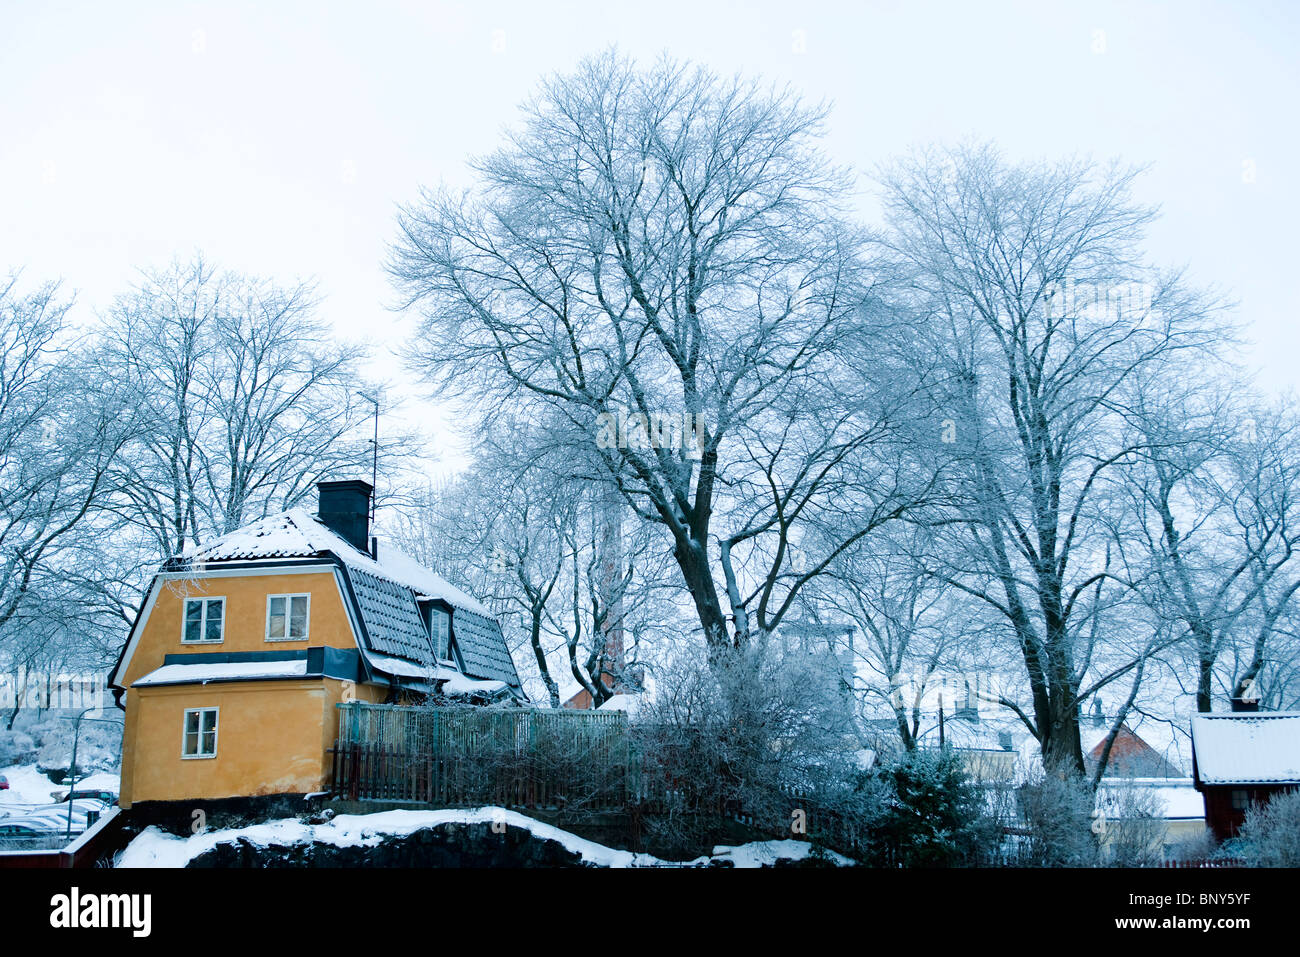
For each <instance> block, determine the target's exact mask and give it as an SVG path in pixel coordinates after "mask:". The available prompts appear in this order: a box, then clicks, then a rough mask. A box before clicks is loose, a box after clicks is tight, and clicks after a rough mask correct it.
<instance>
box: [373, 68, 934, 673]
mask: <svg viewBox="0 0 1300 957" xmlns="http://www.w3.org/2000/svg"><path fill="white" fill-rule="evenodd" d="M825 115H826V111H825V109H823V108H821V107H809V106H807V105H805V104H803V103H801V102H800V101H799V99H798V98H797V97H796V96H795V95H794V94H792V93H791V92H789V91H788V90H769V89H766V88H764V87H762V86H761V85H759V84H758V83H754V82H748V81H745V80H742V79H732V80H727V79H721V78H719V77H717V76H715V75H713V74H711V73H709V72H708V71H706V70H704V69H700V68H691V67H687V66H682V65H679V64H676V63H672V62H667V61H664V62H660V63H658V64H657V65H656V66H654V67H653V68H650V69H639V68H637V67H636V66H635V65H634V64H633V63H631V62H629V61H628V60H626V59H624V58H621V57H619V56H618V55H616V54H614V53H608V54H605V55H602V56H599V57H596V58H594V59H590V60H588V61H586V62H584V63H583V64H582V65H581V66H580V67H579V69H578V70H577V71H576V72H575V73H573V74H570V75H566V76H556V77H553V78H551V79H550V80H548V81H547V82H545V83H544V84H543V86H542V89H541V91H540V92H539V94H538V95H537V96H536V97H535V98H534V99H532V100H530V101H529V102H528V103H526V104H525V105H524V107H523V116H522V122H521V124H520V127H519V128H518V129H516V130H515V131H514V132H513V133H511V134H510V136H509V140H508V143H507V145H506V146H505V147H503V148H502V149H500V150H498V151H497V152H495V153H493V154H492V155H490V156H488V157H487V158H485V159H482V160H478V161H475V162H474V163H473V169H474V171H475V172H476V174H477V176H478V179H479V182H478V186H477V187H476V189H475V190H474V191H472V192H471V193H468V194H463V195H460V194H453V193H451V192H449V191H447V190H445V189H443V190H435V191H428V192H425V193H424V195H423V197H422V198H421V200H420V201H419V202H417V203H413V204H411V205H409V206H407V207H406V208H405V209H404V210H403V211H402V213H401V216H400V218H399V226H400V237H399V239H398V241H397V243H396V244H395V246H394V248H393V250H392V255H391V257H390V263H389V268H390V271H391V273H392V275H393V277H394V280H395V282H396V285H397V287H398V289H399V290H400V291H401V293H402V295H403V297H404V301H405V303H406V305H407V306H409V307H418V308H419V309H420V310H421V311H422V313H423V315H424V317H425V321H424V324H423V328H422V333H421V335H420V337H419V338H418V339H416V340H415V341H414V343H413V345H412V347H411V350H410V355H411V358H412V360H413V362H414V367H415V368H417V369H418V370H420V372H421V373H423V374H425V375H427V376H429V377H430V378H431V379H432V380H433V381H434V382H435V383H436V384H437V385H438V386H439V387H440V388H441V389H442V390H443V391H444V394H446V395H452V396H455V395H459V396H461V397H467V398H471V399H472V400H473V401H474V403H475V406H476V409H477V412H478V413H479V414H478V415H477V417H476V422H477V423H478V427H479V430H480V431H485V430H490V429H492V428H494V427H495V426H494V413H496V412H498V411H505V410H509V411H510V412H512V413H513V414H525V415H527V414H532V415H538V414H539V413H537V412H535V411H534V412H529V411H528V410H530V409H531V410H536V409H539V408H543V407H544V408H549V409H552V410H554V411H555V412H558V413H559V414H560V415H562V416H563V417H565V418H566V419H567V420H568V421H569V422H570V423H571V425H572V427H573V428H574V429H576V430H577V431H578V432H579V433H581V434H585V435H586V436H588V442H589V445H590V446H593V447H594V448H595V449H596V451H598V452H599V455H600V459H599V461H600V462H601V464H602V468H603V471H604V473H605V477H606V479H607V480H608V481H609V482H612V483H613V484H614V485H615V487H617V488H618V490H619V492H620V494H621V495H622V496H623V497H624V499H625V501H626V502H627V503H628V506H629V508H630V509H631V510H632V511H633V512H634V513H635V514H636V515H638V516H640V517H641V518H642V519H643V520H645V521H647V522H650V523H654V524H656V525H658V526H661V527H662V528H663V529H664V530H665V531H666V532H667V535H668V538H669V540H670V541H671V543H672V545H671V548H672V554H673V557H674V560H675V562H676V564H677V567H678V570H679V574H680V577H681V581H682V583H683V584H684V585H685V587H686V589H687V591H688V592H689V594H690V596H691V599H692V601H693V604H694V607H695V612H696V615H697V617H698V620H699V623H700V625H701V628H702V630H703V634H704V635H705V636H706V638H707V642H708V648H709V649H710V653H711V655H713V656H717V655H718V653H719V652H721V651H722V650H724V649H728V648H734V647H739V646H743V645H745V644H747V643H748V642H749V641H750V639H751V637H752V636H754V635H755V634H757V633H760V632H768V631H771V630H772V629H774V628H775V627H776V626H777V625H778V624H779V622H780V620H781V619H782V618H783V617H784V616H785V615H786V613H787V612H788V611H789V609H790V608H791V606H792V605H793V603H794V602H795V601H796V599H797V597H798V594H799V592H800V590H801V589H802V588H803V587H804V585H805V584H806V583H807V582H808V581H810V580H811V579H813V578H815V577H816V576H817V575H819V574H821V573H822V572H824V571H825V569H826V568H827V566H828V565H829V563H830V562H831V561H832V560H833V559H834V557H835V555H836V554H838V553H839V552H840V551H841V550H842V549H844V548H847V547H849V546H850V545H852V543H853V542H855V541H858V540H859V539H861V538H862V537H864V536H866V535H868V534H869V533H870V532H871V531H872V530H873V529H875V528H877V527H878V526H880V525H881V524H882V523H885V522H888V521H889V520H891V519H893V518H896V517H897V516H898V515H900V514H902V513H903V512H904V511H905V510H906V509H907V508H908V506H909V503H910V502H911V501H913V499H914V498H915V496H916V494H917V490H916V489H915V488H913V486H914V485H919V486H920V487H921V488H924V487H925V484H926V483H925V480H924V477H923V470H922V469H919V468H916V467H915V466H916V463H908V464H909V465H911V466H912V468H904V467H900V457H899V455H898V453H897V450H896V449H892V448H891V449H890V450H889V452H888V453H884V452H882V451H881V450H882V448H883V447H884V446H885V445H886V444H887V443H888V442H889V440H890V439H891V437H892V436H893V435H894V434H895V433H896V432H897V431H898V430H900V429H901V428H902V422H903V420H905V419H906V418H907V417H908V416H910V415H912V414H914V413H913V409H912V407H911V406H910V405H909V403H908V396H907V395H906V394H905V393H906V388H907V381H908V380H907V379H905V378H900V377H897V376H894V375H892V372H893V371H894V369H895V368H896V367H897V366H898V364H899V363H898V362H897V360H896V357H894V356H892V355H891V354H890V349H891V346H890V343H891V341H893V340H894V339H898V338H901V337H899V336H898V334H897V333H898V331H897V330H896V329H894V328H893V327H892V326H891V325H890V324H889V323H887V322H886V321H885V319H886V317H885V316H884V315H882V314H881V313H880V312H879V310H878V309H876V308H875V307H876V305H877V298H876V297H874V296H873V294H872V281H873V280H872V277H871V274H870V273H869V271H868V270H867V268H866V263H865V261H864V258H863V250H864V240H863V237H862V235H861V233H860V231H859V230H858V229H856V228H855V227H854V226H852V225H851V224H850V223H849V222H848V220H847V218H846V216H845V209H846V207H847V203H848V200H849V192H848V180H847V177H846V176H845V175H844V173H843V171H841V170H838V169H836V168H834V167H833V166H832V165H830V164H829V163H828V162H827V160H826V159H825V157H824V155H823V154H822V152H821V151H820V149H819V148H818V138H819V137H820V135H821V133H822V124H823V120H824V118H825ZM867 343H872V345H873V347H872V348H871V349H868V348H867ZM868 354H870V361H866V359H867V357H868ZM683 433H684V436H685V440H683ZM818 527H821V529H822V531H821V533H820V534H818V535H807V534H804V533H805V532H806V531H807V530H809V529H813V528H818Z"/></svg>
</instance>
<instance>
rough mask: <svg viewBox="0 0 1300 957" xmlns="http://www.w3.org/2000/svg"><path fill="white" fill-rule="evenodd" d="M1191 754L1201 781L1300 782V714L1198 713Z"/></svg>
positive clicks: (1288, 712) (1284, 712)
mask: <svg viewBox="0 0 1300 957" xmlns="http://www.w3.org/2000/svg"><path fill="white" fill-rule="evenodd" d="M1192 754H1193V756H1194V758H1195V763H1196V777H1197V780H1199V781H1200V783H1202V784H1300V712H1293V711H1237V712H1231V713H1225V714H1198V715H1196V716H1195V717H1193V718H1192Z"/></svg>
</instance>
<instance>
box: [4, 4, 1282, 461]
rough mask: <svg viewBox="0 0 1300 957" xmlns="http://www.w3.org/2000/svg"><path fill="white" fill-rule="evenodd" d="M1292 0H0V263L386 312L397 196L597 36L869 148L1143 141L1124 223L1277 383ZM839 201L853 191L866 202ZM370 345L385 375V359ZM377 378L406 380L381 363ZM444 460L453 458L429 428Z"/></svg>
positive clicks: (845, 153) (1130, 144) (480, 143)
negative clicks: (823, 121) (1198, 287)
mask: <svg viewBox="0 0 1300 957" xmlns="http://www.w3.org/2000/svg"><path fill="white" fill-rule="evenodd" d="M1298 11H1300V5H1297V4H1295V3H1288V2H1277V3H1265V2H1245V3H1243V2H1237V3H1219V4H1197V3H1189V2H1180V3H1168V4H1165V3H1138V2H1125V3H1072V4H1064V3H1046V2H1037V3H993V2H981V3H973V2H953V3H922V2H911V3H853V4H850V3H847V2H844V3H823V4H819V3H797V4H796V3H753V2H743V0H730V2H726V0H719V2H708V0H693V2H687V3H676V2H668V0H655V2H640V3H635V4H624V3H616V2H614V0H605V2H593V3H522V2H521V3H495V4H493V3H463V4H462V3H407V4H401V3H387V4H385V3H365V4H360V3H347V4H344V3H332V4H329V3H287V2H284V3H260V4H251V3H249V4H243V3H233V2H225V3H220V4H217V3H211V4H206V3H188V4H187V3H176V2H167V3H154V4H146V3H136V4H127V3H120V4H104V3H86V4H76V5H72V4H58V3H27V4H20V3H18V2H16V0H0V226H2V227H3V228H0V273H4V272H8V271H10V270H12V269H15V268H20V269H22V270H23V273H24V277H25V279H26V280H27V281H28V282H33V283H34V282H36V281H38V280H42V279H47V278H59V279H62V280H63V282H64V283H65V286H66V288H68V289H69V290H75V291H76V293H77V297H78V312H77V315H78V316H79V317H80V318H81V319H83V320H85V319H89V318H90V316H92V315H93V313H94V311H95V310H96V309H99V308H102V307H103V306H104V305H106V304H107V303H108V302H110V301H111V299H112V297H113V296H114V295H115V294H116V293H117V292H119V291H121V290H123V289H124V288H126V287H127V286H128V284H129V283H130V282H131V281H132V280H133V277H134V276H135V271H136V269H138V268H140V267H147V266H159V265H165V264H166V263H167V262H168V261H169V260H170V259H171V258H172V257H174V256H181V257H187V256H188V255H189V254H190V253H192V252H193V251H195V250H202V251H203V252H204V253H205V255H206V256H207V257H208V258H209V259H210V260H212V261H213V262H214V263H216V264H219V265H221V266H225V267H228V268H232V269H238V270H244V271H248V272H253V273H257V274H261V275H266V276H271V277H277V278H281V279H286V280H288V279H292V278H296V277H314V278H315V279H317V280H318V281H319V288H320V292H321V294H322V296H323V297H324V302H323V305H322V310H323V314H324V315H325V316H326V317H327V318H328V319H329V320H330V321H331V322H332V323H333V325H334V326H335V327H336V328H337V330H338V332H339V334H340V335H342V336H345V337H349V338H360V339H365V340H366V341H368V342H370V343H372V344H373V345H374V346H375V347H376V348H377V350H379V352H380V354H381V357H382V356H383V355H384V354H385V351H386V350H387V349H388V348H389V346H391V344H393V343H395V342H398V341H400V340H401V338H402V337H403V336H406V335H409V334H410V333H411V330H412V323H411V320H410V319H407V318H404V317H401V316H399V315H396V314H394V313H393V312H391V311H390V310H389V308H388V306H389V303H390V302H391V300H392V294H391V291H390V289H389V286H388V284H387V281H386V278H385V276H384V273H383V271H382V267H381V261H382V258H383V255H384V249H385V245H386V244H387V243H388V242H389V241H390V240H391V239H392V238H393V237H394V222H393V218H394V210H395V206H396V204H397V203H400V202H406V201H409V200H411V199H412V198H414V197H415V196H416V194H417V190H418V188H419V186H420V185H421V184H429V185H431V184H434V183H436V182H437V181H439V180H440V179H446V180H448V181H451V182H453V183H462V184H463V183H465V182H466V171H465V160H466V158H467V157H469V156H473V155H475V154H481V153H484V152H487V151H489V150H491V149H492V148H494V147H495V146H496V145H497V144H498V143H499V141H500V136H501V131H502V129H503V128H504V127H505V126H507V125H508V124H510V123H511V122H512V121H513V118H514V110H515V106H516V104H517V103H518V102H519V101H520V100H521V99H523V98H524V97H525V96H526V95H527V94H528V93H529V92H530V90H531V89H532V88H533V87H534V85H535V83H536V81H537V80H538V78H539V77H541V76H542V75H544V74H546V73H550V72H553V71H557V70H567V69H569V68H570V67H572V65H573V64H574V63H575V62H576V61H577V60H578V59H579V58H581V57H582V56H583V55H586V54H589V53H593V52H597V51H599V50H601V49H603V48H605V47H607V46H608V45H610V44H617V45H618V46H619V47H620V48H621V49H622V50H623V51H625V52H627V53H630V54H633V55H635V56H637V57H638V58H643V59H646V60H649V59H651V58H653V57H655V56H657V55H658V54H660V53H662V52H665V51H666V52H668V53H671V54H672V55H674V56H677V57H679V58H684V59H692V60H698V61H703V62H704V63H706V64H708V65H709V66H711V67H713V68H715V69H717V70H719V71H722V72H726V73H730V72H733V71H744V72H746V73H754V74H761V75H763V76H765V77H768V78H771V79H773V80H777V81H790V82H792V83H793V84H795V85H796V86H797V87H798V88H799V89H800V90H802V91H803V92H804V93H805V94H806V95H807V96H808V97H809V98H811V99H821V98H826V99H829V100H831V101H832V102H833V104H834V110H833V113H832V118H831V135H830V139H829V142H828V144H827V145H828V148H829V150H830V151H831V153H832V154H833V155H834V157H835V158H836V159H838V160H840V161H842V162H845V163H850V164H853V165H854V166H856V167H858V168H859V169H870V167H872V166H873V165H874V164H876V163H879V162H881V161H884V160H887V159H888V158H889V157H890V156H891V155H892V154H895V153H898V152H900V151H903V150H905V149H907V148H908V147H909V146H912V145H916V144H920V143H925V142H929V141H936V140H941V141H949V140H955V139H959V138H963V137H977V138H981V139H991V140H994V141H996V142H997V143H998V144H1000V145H1001V146H1002V147H1003V149H1004V150H1005V151H1006V152H1007V153H1008V154H1010V155H1011V156H1013V157H1017V158H1018V157H1036V156H1048V157H1056V156H1061V155H1065V154H1071V153H1083V154H1091V155H1093V156H1095V157H1097V158H1108V157H1111V156H1119V157H1122V158H1124V159H1126V160H1128V161H1130V162H1134V163H1141V164H1150V166H1151V169H1150V171H1149V172H1148V173H1147V175H1146V176H1145V178H1144V179H1143V181H1142V185H1141V193H1140V197H1141V198H1142V199H1143V200H1145V201H1149V202H1157V203H1159V204H1161V206H1162V207H1163V211H1164V216H1163V219H1162V221H1161V222H1160V224H1159V225H1158V226H1157V227H1156V229H1154V230H1153V232H1152V233H1151V241H1150V244H1149V248H1150V249H1151V251H1152V254H1153V256H1154V258H1155V259H1156V260H1157V261H1158V262H1160V263H1162V264H1165V265H1186V266H1187V267H1188V268H1189V270H1190V275H1191V277H1192V278H1193V279H1194V280H1195V281H1196V282H1199V283H1201V284H1207V285H1215V286H1218V287H1220V288H1222V289H1223V290H1224V291H1226V292H1228V293H1229V294H1230V295H1231V296H1232V297H1233V298H1235V299H1236V300H1237V302H1238V303H1239V306H1238V313H1239V316H1240V318H1241V319H1242V320H1243V321H1244V322H1245V323H1246V326H1247V332H1248V335H1249V336H1250V337H1251V339H1252V345H1251V346H1250V348H1249V349H1248V351H1247V353H1246V358H1247V361H1248V362H1249V363H1250V364H1251V365H1252V366H1254V367H1256V368H1258V369H1259V371H1260V377H1261V382H1262V383H1263V384H1264V385H1265V386H1266V387H1268V388H1271V389H1275V390H1290V389H1292V388H1294V387H1295V386H1296V385H1297V384H1298V383H1300V371H1297V369H1296V364H1295V359H1296V357H1297V356H1298V355H1300V329H1297V326H1296V323H1295V317H1296V314H1297V309H1296V306H1297V302H1298V299H1300V296H1298V294H1297V280H1296V275H1297V268H1296V254H1295V242H1294V233H1295V228H1296V224H1297V222H1300V182H1298V181H1297V177H1296V175H1295V169H1296V158H1297V155H1300V126H1298V125H1297V122H1296V114H1297V106H1298V104H1300V29H1297V22H1298V20H1300V12H1298ZM864 215H870V209H869V205H865V204H864ZM376 369H377V371H379V372H381V373H382V374H384V375H386V376H388V377H389V378H391V379H393V380H398V379H402V378H409V374H408V373H407V372H406V371H405V370H403V369H402V367H401V366H400V365H399V364H398V363H396V362H395V361H393V360H392V359H391V358H389V359H383V358H381V359H380V360H379V361H378V362H377V363H376ZM398 388H402V386H401V385H400V384H399V385H398ZM448 461H449V462H450V463H454V462H458V461H463V457H462V456H450V457H449V459H448Z"/></svg>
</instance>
